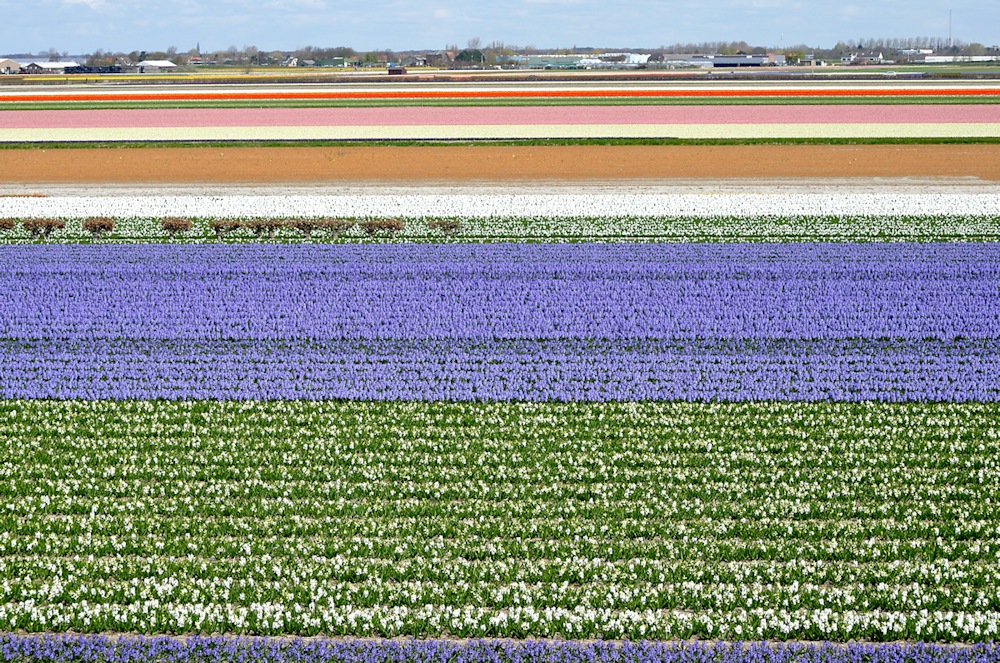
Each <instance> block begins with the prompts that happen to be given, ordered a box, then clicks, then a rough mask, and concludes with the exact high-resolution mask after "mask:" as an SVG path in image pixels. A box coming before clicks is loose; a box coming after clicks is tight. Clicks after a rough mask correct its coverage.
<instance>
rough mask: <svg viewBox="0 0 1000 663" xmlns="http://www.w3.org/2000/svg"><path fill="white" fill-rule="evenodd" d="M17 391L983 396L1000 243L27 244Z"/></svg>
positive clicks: (1, 305)
mask: <svg viewBox="0 0 1000 663" xmlns="http://www.w3.org/2000/svg"><path fill="white" fill-rule="evenodd" d="M0 273H2V276H0V280H2V284H3V287H2V288H0V338H2V341H0V361H2V362H3V364H4V365H5V366H6V369H5V370H4V371H3V373H2V375H0V395H2V396H3V397H4V398H8V399H25V398H27V399H36V398H42V399H51V398H55V399H79V398H82V399H134V398H138V399H163V398H166V399H223V400H233V399H235V400H241V399H248V400H273V399H312V400H325V399H354V400H401V401H408V400H417V401H437V400H452V401H464V400H500V401H510V400H534V401H647V400H666V401H677V400H681V401H684V400H689V401H711V400H724V401H741V400H751V401H760V400H806V401H817V400H832V401H845V400H846V401H860V400H878V401H954V402H963V401H996V400H998V399H1000V379H998V378H997V376H998V375H1000V247H998V245H996V244H983V243H966V244H945V243H936V244H913V245H909V244H892V245H890V244H780V245H769V244H737V245H713V244H692V245H669V244H648V245H635V246H629V245H600V244H580V245H550V244H490V245H389V246H360V245H325V246H323V245H313V246H290V245H270V246H267V245H265V246H254V245H237V246H164V245H158V246H153V245H132V246H100V247H98V246H74V245H68V246H19V247H10V248H9V249H8V250H6V251H5V252H4V253H3V255H2V257H0Z"/></svg>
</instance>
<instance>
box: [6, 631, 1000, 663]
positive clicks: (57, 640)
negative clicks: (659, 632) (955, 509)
mask: <svg viewBox="0 0 1000 663" xmlns="http://www.w3.org/2000/svg"><path fill="white" fill-rule="evenodd" d="M998 659H1000V648H998V647H997V646H996V645H994V644H979V645H975V646H973V647H961V646H959V647H955V646H947V645H945V646H942V645H929V644H924V643H918V644H913V643H896V644H880V645H877V644H861V643H851V644H846V645H835V644H830V643H822V644H800V643H790V644H778V643H766V642H749V643H744V642H740V643H735V644H726V643H719V642H716V643H701V642H652V641H648V640H644V641H640V642H629V641H625V642H621V643H616V642H589V643H583V642H574V641H561V640H560V641H541V640H526V641H513V640H471V641H468V642H457V641H454V640H435V639H432V640H414V639H411V640H403V641H400V640H359V639H346V640H345V639H327V638H308V639H306V638H260V637H240V638H227V637H221V636H211V637H206V636H193V637H185V638H171V637H163V636H159V637H149V636H123V637H120V638H119V637H116V638H111V637H107V636H100V635H99V636H87V635H2V636H0V660H2V661H4V662H5V663H6V662H9V663H19V662H20V661H25V660H30V661H36V662H37V663H77V662H83V661H105V662H106V663H133V662H134V661H170V662H171V663H188V662H189V661H190V662H201V661H213V662H216V663H225V662H228V661H243V662H245V663H293V662H294V663H426V662H427V661H451V662H453V663H550V662H551V661H562V662H564V663H593V662H594V661H601V662H602V663H855V662H856V661H871V662H872V663H883V662H885V661H893V662H895V663H995V661H997V660H998Z"/></svg>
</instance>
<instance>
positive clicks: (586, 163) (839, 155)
mask: <svg viewBox="0 0 1000 663" xmlns="http://www.w3.org/2000/svg"><path fill="white" fill-rule="evenodd" d="M0 172H2V173H3V177H4V180H5V182H6V183H7V184H8V185H9V184H12V183H18V182H19V183H26V184H27V183H43V182H53V183H56V182H63V183H88V182H93V183H113V182H118V183H136V182H148V183H171V182H173V183H198V182H203V183H226V182H232V183H246V184H254V183H260V184H263V183H272V184H273V183H278V182H327V183H334V182H343V183H349V182H359V181H390V180H391V181H413V182H415V181H420V180H441V181H471V180H492V181H504V180H519V181H531V180H562V179H571V180H597V179H600V180H605V181H607V180H616V179H622V180H626V179H646V180H649V179H659V178H662V179H687V180H690V179H699V178H706V179H724V178H739V179H755V178H775V179H798V178H937V177H941V178H976V179H980V180H986V181H994V182H995V181H1000V145H851V146H841V145H760V146H753V145H732V146H728V145H727V146H550V147H549V146H541V147H539V146H531V147H501V146H495V145H473V146H450V145H444V146H433V147H371V146H357V147H302V148H252V147H239V148H207V147H206V148H144V149H127V148H121V149H116V148H105V149H42V148H37V149H10V150H0Z"/></svg>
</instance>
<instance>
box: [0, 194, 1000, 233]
mask: <svg viewBox="0 0 1000 663" xmlns="http://www.w3.org/2000/svg"><path fill="white" fill-rule="evenodd" d="M94 216H97V217H112V218H115V219H121V220H127V219H163V218H167V217H184V218H199V219H200V218H204V219H227V218H239V219H242V218H248V219H249V218H258V219H269V218H356V219H367V218H372V219H380V218H402V219H407V220H409V219H462V220H469V221H473V220H477V219H478V220H480V221H486V220H492V221H495V222H500V221H502V220H510V219H515V220H527V219H532V220H534V221H536V222H545V221H546V220H573V219H610V220H613V221H614V220H620V219H621V220H643V219H689V220H698V219H701V220H716V221H719V220H721V221H725V220H727V219H728V220H740V219H742V220H743V221H742V223H753V222H756V221H757V220H768V219H797V218H800V217H801V218H807V219H809V218H812V219H816V218H819V219H822V218H827V219H829V218H846V219H854V218H859V219H866V218H867V219H871V218H875V219H897V220H898V219H905V218H907V217H912V218H925V219H934V218H945V219H963V218H970V219H992V220H993V221H992V224H993V226H992V227H993V229H994V231H995V230H996V219H997V218H998V217H1000V194H996V193H974V192H973V193H935V192H920V193H909V192H899V191H891V192H885V193H870V192H865V191H857V190H848V191H845V192H843V193H774V192H773V189H772V192H769V191H768V190H766V189H765V190H762V191H760V192H756V191H755V192H753V193H740V192H735V193H734V192H728V191H726V190H722V191H709V192H707V193H674V194H665V193H572V194H568V193H495V192H492V191H485V192H479V193H475V194H469V193H454V192H450V191H448V190H444V191H442V193H440V194H435V193H384V194H351V193H345V194H339V195H337V194H332V195H326V194H317V193H313V194H311V195H299V194H294V193H293V194H289V195H236V194H233V195H188V194H177V195H157V194H156V193H151V194H149V195H113V196H72V195H66V196H63V195H56V196H44V197H13V198H3V199H0V217H3V218H15V219H25V218H61V219H85V218H87V217H94Z"/></svg>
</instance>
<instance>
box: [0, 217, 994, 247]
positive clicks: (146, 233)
mask: <svg viewBox="0 0 1000 663" xmlns="http://www.w3.org/2000/svg"><path fill="white" fill-rule="evenodd" d="M998 237H1000V220H998V218H997V217H996V216H953V215H949V216H923V215H920V216H893V217H878V216H827V215H824V216H793V217H782V216H767V217H764V216H760V217H728V218H721V217H672V216H656V217H622V216H612V217H603V218H596V217H573V218H550V219H536V218H516V217H514V218H501V219H483V218H471V217H448V218H428V217H420V218H409V219H404V218H377V217H363V218H348V217H344V218H324V217H301V218H283V217H271V218H265V217H245V218H236V217H218V218H208V217H163V218H139V217H129V218H112V217H87V218H69V217H66V218H55V217H48V218H41V217H32V218H23V219H18V218H13V217H6V218H0V244H25V243H32V242H38V241H42V240H47V241H50V242H59V243H70V242H72V243H90V242H97V241H99V242H103V243H112V244H120V243H159V242H168V241H169V242H174V243H181V242H183V243H207V242H220V241H221V242H226V243H245V242H259V241H262V240H266V241H269V242H281V243H302V242H306V243H327V242H358V241H364V240H371V239H373V238H378V239H381V240H382V241H388V240H395V241H398V242H406V243H413V242H439V241H444V240H448V241H459V242H490V241H553V240H558V241H577V242H581V241H600V242H635V241H658V242H798V241H827V242H842V241H848V242H873V241H893V242H903V241H911V242H943V241H996V239H997V238H998Z"/></svg>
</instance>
